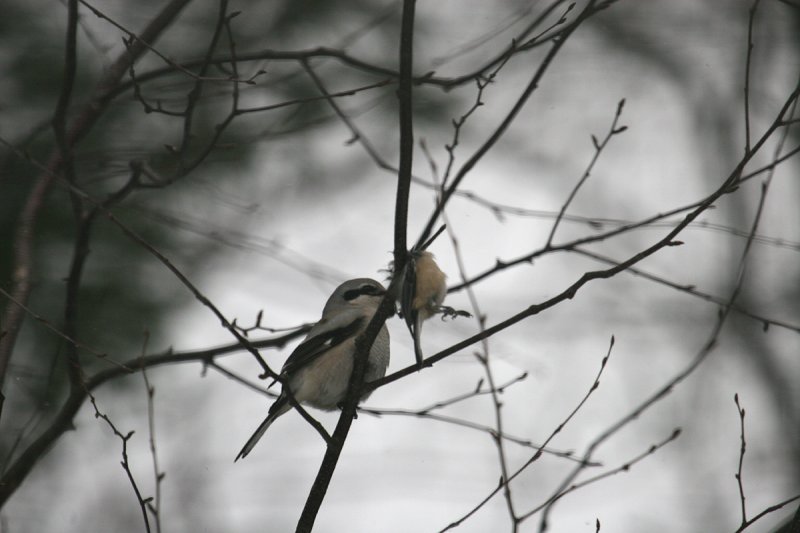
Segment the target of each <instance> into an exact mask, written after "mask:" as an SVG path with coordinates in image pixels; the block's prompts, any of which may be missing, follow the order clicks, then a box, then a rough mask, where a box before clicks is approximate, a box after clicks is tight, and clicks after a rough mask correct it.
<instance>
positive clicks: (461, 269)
mask: <svg viewBox="0 0 800 533" xmlns="http://www.w3.org/2000/svg"><path fill="white" fill-rule="evenodd" d="M481 92H482V87H480V85H479V92H478V99H477V101H476V105H475V106H474V107H473V108H472V109H473V110H474V109H476V108H477V106H478V104H479V103H480V94H481ZM467 116H468V115H465V116H464V117H462V120H461V121H455V122H454V130H455V131H454V139H453V144H452V145H450V146H455V145H456V144H457V139H458V133H459V130H460V128H461V126H462V125H463V124H464V121H465V120H466V118H465V117H467ZM422 146H423V150H424V151H425V154H426V156H427V157H428V161H429V162H430V166H431V175H432V177H433V181H434V185H436V187H435V188H436V190H443V189H444V186H445V185H444V181H443V180H442V181H441V182H440V180H439V177H438V175H437V169H436V164H435V163H434V161H433V158H431V157H430V155H429V154H428V152H427V150H426V149H425V145H424V144H423V145H422ZM446 149H447V152H448V154H449V156H450V157H449V160H448V167H447V170H446V171H445V172H447V171H449V169H450V163H452V160H453V151H452V149H451V148H449V147H446ZM445 176H447V174H446V173H445ZM437 200H438V198H437ZM442 220H443V222H444V224H445V228H446V230H447V234H448V236H449V237H450V243H451V245H452V247H453V253H454V255H455V257H456V263H457V264H458V274H459V277H460V278H461V280H462V282H466V280H467V269H466V266H465V264H464V257H463V255H462V253H461V246H460V244H459V241H458V238H457V237H456V234H455V231H454V229H453V224H452V223H451V222H450V220H449V219H448V217H447V211H446V210H445V209H444V208H443V209H442ZM467 296H468V297H469V301H470V306H471V307H472V314H473V315H474V316H475V320H476V321H477V323H478V330H479V332H481V333H483V332H485V331H486V315H484V314H483V312H482V311H481V307H480V304H479V303H478V297H477V296H476V295H475V291H474V290H473V289H472V287H471V286H469V285H468V286H467ZM489 354H490V352H489V339H488V337H487V338H484V339H481V351H480V352H475V356H476V357H477V358H478V361H480V363H481V366H483V371H484V374H485V375H486V381H487V384H488V388H489V394H490V396H491V398H492V406H493V407H494V419H495V427H494V430H493V431H492V432H491V434H492V438H493V440H494V444H495V447H496V448H497V459H498V461H499V463H500V475H501V484H502V486H503V495H504V496H505V499H506V507H507V509H508V515H509V518H510V519H511V531H512V532H516V531H517V529H518V527H519V519H518V518H517V513H516V511H515V510H514V499H513V497H512V494H511V484H510V483H509V482H508V461H507V459H506V451H505V444H504V441H503V403H502V402H501V401H500V398H499V395H498V390H499V389H498V387H497V385H496V383H495V380H494V373H493V372H492V367H491V363H490V357H489Z"/></svg>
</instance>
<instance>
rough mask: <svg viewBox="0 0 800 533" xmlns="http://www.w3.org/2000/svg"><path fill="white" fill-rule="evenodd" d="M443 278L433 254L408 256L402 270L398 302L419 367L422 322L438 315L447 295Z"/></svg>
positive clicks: (415, 252)
mask: <svg viewBox="0 0 800 533" xmlns="http://www.w3.org/2000/svg"><path fill="white" fill-rule="evenodd" d="M446 278H447V276H445V274H444V272H442V271H441V270H440V269H439V265H437V264H436V261H435V260H434V258H433V254H432V253H430V252H427V251H425V250H416V251H414V250H412V251H411V252H409V256H408V261H406V266H405V268H404V269H403V279H402V283H401V289H400V294H399V296H400V297H399V300H400V311H401V313H402V314H403V318H404V319H405V321H406V325H407V326H408V330H409V331H410V332H411V336H412V337H413V339H414V355H415V356H416V359H417V364H418V365H422V348H421V346H420V334H421V333H422V322H423V321H424V320H427V319H429V318H430V317H432V316H433V315H434V314H436V313H437V312H439V311H440V309H441V305H442V302H444V297H445V296H446V295H447V283H446V281H445V280H446Z"/></svg>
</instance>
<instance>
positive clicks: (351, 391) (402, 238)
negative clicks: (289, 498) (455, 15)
mask: <svg viewBox="0 0 800 533" xmlns="http://www.w3.org/2000/svg"><path fill="white" fill-rule="evenodd" d="M415 2H416V0H404V1H403V19H402V27H401V37H400V72H401V78H400V81H399V86H400V89H399V90H398V97H399V98H400V170H399V173H398V178H397V204H396V212H395V249H394V258H395V272H400V271H402V267H403V265H404V262H405V260H406V256H407V254H408V251H407V249H406V222H407V219H408V194H409V189H410V183H411V163H412V152H413V148H414V140H413V131H412V126H413V121H412V107H411V104H412V102H411V70H412V66H413V54H412V44H413V40H414V8H415ZM392 284H393V285H394V280H392ZM392 294H393V290H392V288H390V289H389V291H388V292H387V294H386V295H385V296H384V298H383V301H382V302H381V305H380V306H379V307H378V310H377V311H376V313H375V315H374V316H373V317H372V320H371V321H370V323H369V325H368V326H367V329H366V331H365V332H364V333H363V334H361V335H360V336H359V337H358V338H357V339H356V348H355V357H354V360H353V371H352V374H351V375H350V384H349V386H348V389H347V396H346V397H345V400H344V403H343V406H342V414H341V415H340V416H339V421H338V423H337V424H336V429H335V430H334V432H333V435H331V438H330V440H329V441H328V446H327V448H326V450H325V456H324V457H323V459H322V464H321V465H320V468H319V471H318V472H317V477H316V478H315V479H314V484H313V485H312V486H311V490H310V491H309V494H308V498H307V499H306V503H305V506H304V507H303V512H302V513H301V515H300V519H299V520H298V522H297V529H296V532H297V533H308V532H310V531H311V530H312V529H313V528H314V521H315V520H316V518H317V513H318V512H319V509H320V507H321V506H322V502H323V501H324V499H325V495H326V494H327V492H328V487H329V486H330V482H331V479H332V478H333V473H334V471H335V470H336V465H337V463H338V462H339V456H340V455H341V453H342V449H343V448H344V444H345V441H346V440H347V435H348V433H349V432H350V426H351V425H352V423H353V418H354V417H355V414H356V407H357V406H358V400H359V399H360V398H361V391H362V390H363V386H364V375H365V373H366V369H367V357H368V356H369V351H370V349H371V348H372V344H373V342H374V341H375V337H377V336H378V332H379V331H380V329H381V327H383V324H384V323H385V322H386V319H387V318H389V317H390V316H391V315H392V314H394V311H395V307H394V306H395V304H394V297H393V296H392Z"/></svg>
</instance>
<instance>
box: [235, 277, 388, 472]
mask: <svg viewBox="0 0 800 533" xmlns="http://www.w3.org/2000/svg"><path fill="white" fill-rule="evenodd" d="M385 293H386V289H384V288H383V285H381V284H380V283H378V282H377V281H375V280H373V279H369V278H359V279H351V280H350V281H346V282H344V283H342V284H341V285H339V286H338V287H337V288H336V290H335V291H333V294H331V296H330V298H328V301H327V303H326V304H325V308H324V309H323V310H322V318H320V320H319V322H317V323H316V324H314V326H313V327H312V328H311V330H310V331H309V332H308V335H307V336H306V338H305V339H304V340H303V342H301V343H300V345H298V346H297V348H295V349H294V351H293V352H292V353H291V354H290V355H289V358H288V359H286V362H285V363H284V364H283V368H282V369H281V377H282V378H283V384H284V385H283V386H284V390H283V391H281V394H280V396H278V399H277V400H275V403H273V404H272V406H270V408H269V414H268V415H267V418H266V419H264V421H263V422H262V423H261V425H260V426H258V429H256V432H255V433H253V436H252V437H250V439H249V440H248V441H247V443H246V444H245V445H244V448H242V451H240V452H239V455H237V456H236V459H235V460H236V461H238V460H239V459H241V458H243V457H247V454H249V453H250V451H252V449H253V447H254V446H255V445H256V443H257V442H258V441H259V439H260V438H261V437H262V436H263V435H264V432H265V431H267V428H268V427H269V426H270V424H272V423H273V422H274V421H275V419H276V418H278V417H279V416H281V415H282V414H284V413H285V412H287V411H288V410H289V409H291V408H292V405H291V402H290V401H289V396H288V395H287V394H286V387H287V386H288V387H289V389H290V390H291V392H292V394H293V395H294V398H295V400H296V401H297V402H299V403H303V404H308V405H311V406H313V407H316V408H318V409H323V410H326V411H332V410H334V409H336V408H337V407H338V406H339V404H340V403H341V402H342V401H344V398H345V395H346V394H347V386H348V384H349V382H350V374H351V373H352V371H353V360H354V357H355V353H356V337H358V336H359V335H360V334H361V333H362V332H363V331H364V330H365V329H366V327H367V324H369V321H370V320H371V319H372V316H373V315H374V314H375V312H376V311H377V309H378V306H379V305H380V302H381V299H382V298H383V295H384V294H385ZM388 366H389V330H387V329H386V325H385V324H384V326H383V327H382V328H381V330H380V332H379V333H378V336H377V337H376V338H375V342H374V343H373V345H372V348H371V349H370V352H369V357H368V359H367V369H366V374H365V377H364V379H365V381H374V380H376V379H379V378H382V377H383V376H385V375H386V368H387V367H388ZM368 396H369V393H366V394H364V396H362V399H366V398H367V397H368Z"/></svg>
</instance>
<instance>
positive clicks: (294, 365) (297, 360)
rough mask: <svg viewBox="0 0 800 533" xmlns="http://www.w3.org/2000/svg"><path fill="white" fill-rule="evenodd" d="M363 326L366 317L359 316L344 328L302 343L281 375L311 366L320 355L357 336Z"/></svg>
mask: <svg viewBox="0 0 800 533" xmlns="http://www.w3.org/2000/svg"><path fill="white" fill-rule="evenodd" d="M363 325H364V317H363V316H357V317H354V318H353V319H352V320H350V321H349V322H347V323H345V324H343V325H342V326H338V327H334V328H331V329H328V330H326V331H320V332H319V333H317V334H316V335H313V336H311V337H309V338H307V339H306V340H304V341H303V342H301V343H300V344H299V345H298V346H297V348H295V349H294V351H293V352H292V353H291V354H290V355H289V357H288V358H287V359H286V362H285V363H284V364H283V368H282V369H281V374H284V375H291V374H293V373H294V372H297V371H298V370H300V369H301V368H303V367H305V366H306V365H309V364H311V363H312V362H313V361H314V360H315V359H317V358H318V357H319V356H320V355H322V354H324V353H325V352H327V351H328V350H330V349H331V348H333V347H334V346H338V345H339V344H341V343H343V342H344V341H346V340H347V339H349V338H351V337H353V336H355V335H356V334H357V333H358V331H359V330H360V329H361V328H362V327H363Z"/></svg>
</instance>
